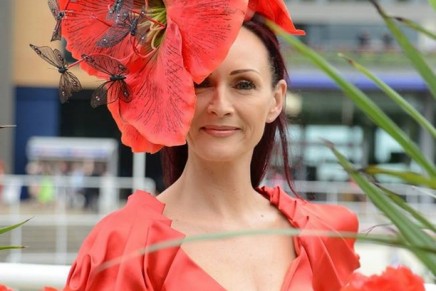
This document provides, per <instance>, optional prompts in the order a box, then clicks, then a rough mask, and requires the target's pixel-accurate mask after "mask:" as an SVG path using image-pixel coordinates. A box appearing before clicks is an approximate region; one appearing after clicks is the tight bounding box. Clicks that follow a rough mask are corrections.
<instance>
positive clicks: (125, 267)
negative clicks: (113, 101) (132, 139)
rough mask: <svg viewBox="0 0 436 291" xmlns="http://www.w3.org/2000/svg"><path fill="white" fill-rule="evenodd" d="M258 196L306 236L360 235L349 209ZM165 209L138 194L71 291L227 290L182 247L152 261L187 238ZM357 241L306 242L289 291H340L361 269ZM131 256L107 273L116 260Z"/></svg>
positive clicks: (90, 251)
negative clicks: (313, 232) (172, 242)
mask: <svg viewBox="0 0 436 291" xmlns="http://www.w3.org/2000/svg"><path fill="white" fill-rule="evenodd" d="M258 191H259V192H260V193H261V194H262V195H264V196H265V197H266V198H268V199H269V200H270V202H271V203H272V204H273V205H274V206H276V207H277V208H278V209H279V210H280V211H281V212H282V213H283V214H284V215H285V216H286V217H287V218H288V219H289V221H290V223H291V224H292V225H293V226H295V227H297V228H300V229H302V230H326V231H353V232H355V231H357V227H358V222H357V218H356V216H355V215H354V214H353V213H351V212H350V211H348V210H347V209H345V208H343V207H341V206H334V205H320V204H312V203H309V202H306V201H304V200H301V199H295V198H292V197H290V196H288V195H287V194H286V193H284V192H283V191H282V190H280V189H279V188H278V187H277V188H267V187H262V188H260V189H258ZM163 209H164V204H162V203H161V202H160V201H158V200H157V199H156V198H154V197H153V196H151V195H150V194H148V193H145V192H141V191H137V192H135V193H134V194H133V195H131V196H130V197H129V200H128V203H127V205H126V206H125V207H124V208H122V209H121V210H119V211H116V212H114V213H112V214H110V215H109V216H107V217H106V218H104V219H103V220H102V221H101V222H99V223H98V224H97V225H96V227H95V228H94V229H93V230H92V232H91V233H90V235H89V236H88V237H87V238H86V240H85V241H84V243H83V245H82V248H81V249H80V251H79V254H78V257H77V259H76V261H75V262H74V264H73V266H72V268H71V271H70V274H69V276H68V281H67V285H66V287H65V289H64V290H82V291H84V290H177V291H179V290H182V291H183V290H189V291H196V290H208V291H213V290H224V289H223V288H222V287H221V286H220V285H219V284H218V283H217V282H216V281H215V280H214V279H213V278H212V277H210V276H209V275H208V274H207V273H206V272H204V271H203V270H202V269H201V268H200V267H199V266H198V265H196V264H195V262H193V261H192V260H191V259H190V258H189V257H188V256H187V255H186V254H185V253H184V252H183V250H182V249H181V248H179V247H170V248H166V249H161V250H158V251H155V252H152V253H147V254H144V253H143V252H142V253H141V251H140V250H143V249H144V247H146V246H150V245H152V244H155V243H158V242H162V241H166V240H174V239H181V238H183V237H184V236H183V234H181V233H180V232H178V231H176V230H174V229H172V228H171V221H170V220H169V219H168V218H166V217H164V216H163V215H162V212H163ZM353 244H354V240H351V239H342V238H333V237H319V236H304V235H301V236H298V237H295V238H294V245H295V248H296V254H297V258H296V259H295V260H294V261H293V263H292V264H291V266H290V268H289V270H288V273H287V275H286V277H285V281H284V282H283V286H282V290H305V291H307V290H309V291H310V290H316V291H330V290H339V289H340V287H341V286H343V285H344V284H345V281H346V279H347V278H348V277H349V276H350V274H351V273H352V272H353V270H354V269H356V268H358V267H359V262H358V256H357V255H356V254H355V252H354V249H353ZM121 256H123V259H122V260H121V261H118V262H117V263H115V264H112V265H111V266H109V267H107V268H105V269H102V264H103V263H104V262H106V261H108V260H111V259H115V258H118V257H121Z"/></svg>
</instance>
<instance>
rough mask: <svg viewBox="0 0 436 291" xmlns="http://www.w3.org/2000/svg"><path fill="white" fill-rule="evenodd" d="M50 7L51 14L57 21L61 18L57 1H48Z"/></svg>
mask: <svg viewBox="0 0 436 291" xmlns="http://www.w3.org/2000/svg"><path fill="white" fill-rule="evenodd" d="M48 7H49V8H50V11H51V14H53V17H54V18H55V19H56V20H57V18H58V16H59V5H58V1H57V0H48Z"/></svg>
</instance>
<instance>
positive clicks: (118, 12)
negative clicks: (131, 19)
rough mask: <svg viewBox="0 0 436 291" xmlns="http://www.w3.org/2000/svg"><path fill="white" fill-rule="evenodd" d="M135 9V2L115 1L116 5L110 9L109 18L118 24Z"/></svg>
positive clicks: (126, 0) (128, 0) (131, 0)
mask: <svg viewBox="0 0 436 291" xmlns="http://www.w3.org/2000/svg"><path fill="white" fill-rule="evenodd" d="M132 9H133V0H115V2H114V4H113V5H112V6H111V7H110V8H109V11H108V13H107V18H108V19H110V20H113V21H115V23H118V22H119V21H120V19H122V17H123V15H124V17H125V15H126V13H129V11H131V10H132Z"/></svg>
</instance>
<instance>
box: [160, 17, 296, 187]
mask: <svg viewBox="0 0 436 291" xmlns="http://www.w3.org/2000/svg"><path fill="white" fill-rule="evenodd" d="M243 26H244V27H245V28H247V29H248V30H250V31H251V32H253V33H254V34H255V35H257V36H258V37H259V39H260V40H261V41H262V42H263V44H264V45H265V47H266V48H267V50H268V54H269V58H270V60H269V61H270V64H271V68H272V84H271V85H272V86H273V87H274V86H275V85H276V84H277V82H278V81H280V80H282V79H284V80H287V79H288V78H287V77H288V74H287V71H286V65H285V62H284V59H283V57H282V55H281V53H280V47H279V42H278V40H277V37H276V36H275V34H274V33H273V32H272V31H271V29H269V27H268V26H267V25H266V24H265V23H264V21H263V19H262V17H260V16H257V15H255V16H254V17H253V18H252V19H251V20H249V21H246V22H244V24H243ZM276 133H278V139H279V140H280V144H281V154H282V158H283V165H284V166H283V167H284V169H283V172H284V174H285V177H286V180H287V182H288V185H289V187H290V189H291V191H292V192H294V187H293V183H292V175H291V169H290V166H289V155H288V141H287V118H286V114H285V112H284V110H282V112H281V113H280V115H279V116H278V117H277V118H276V120H275V121H273V122H271V123H267V124H266V125H265V131H264V133H263V136H262V138H261V140H260V141H259V143H258V144H257V145H256V147H255V148H254V152H253V157H252V158H251V166H250V173H251V184H252V186H253V187H254V188H256V187H258V186H259V184H260V182H261V181H262V179H263V178H264V176H265V174H266V171H267V169H268V166H269V165H270V159H271V155H272V153H273V150H274V149H275V144H276ZM161 157H162V169H163V177H164V183H165V186H167V187H168V186H170V185H171V184H173V183H174V182H175V181H176V180H177V179H178V178H179V177H180V176H181V175H182V172H183V169H184V168H185V165H186V161H187V159H188V146H187V145H182V146H176V147H166V148H163V149H162V151H161ZM294 193H295V192H294Z"/></svg>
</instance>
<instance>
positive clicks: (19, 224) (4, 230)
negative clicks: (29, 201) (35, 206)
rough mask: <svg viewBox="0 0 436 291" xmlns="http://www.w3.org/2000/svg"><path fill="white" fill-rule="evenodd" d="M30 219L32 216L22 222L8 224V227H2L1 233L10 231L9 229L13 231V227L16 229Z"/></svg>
mask: <svg viewBox="0 0 436 291" xmlns="http://www.w3.org/2000/svg"><path fill="white" fill-rule="evenodd" d="M29 220H30V218H29V219H26V220H25V221H23V222H20V223H17V224H14V225H10V226H6V227H1V228H0V234H2V233H5V232H8V231H11V230H13V229H15V228H17V227H20V226H22V225H23V224H25V223H26V222H28V221H29Z"/></svg>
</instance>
